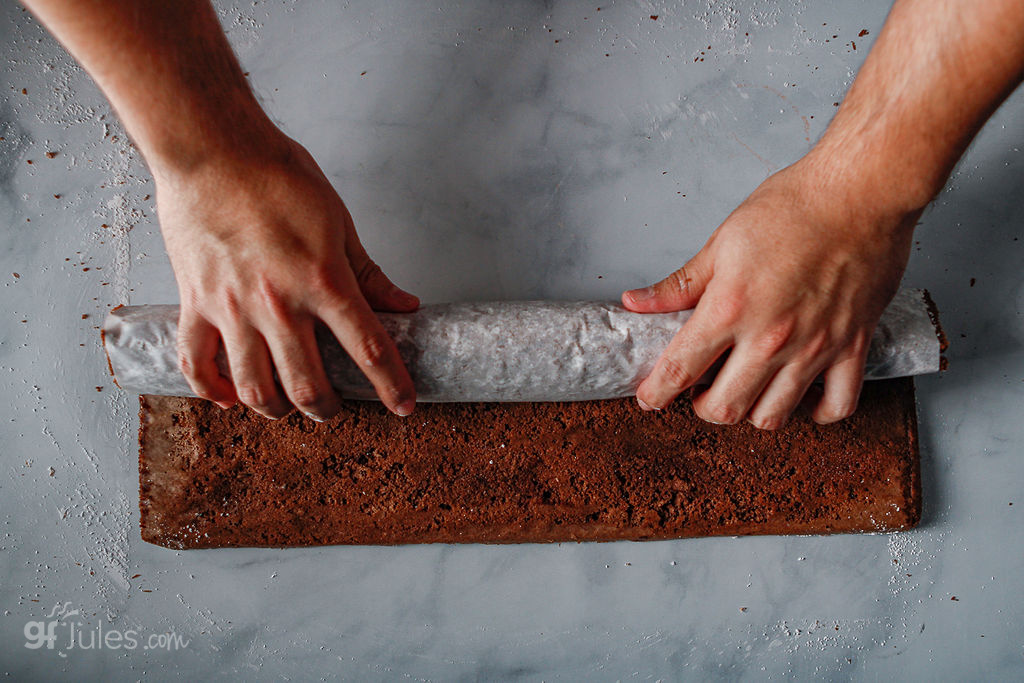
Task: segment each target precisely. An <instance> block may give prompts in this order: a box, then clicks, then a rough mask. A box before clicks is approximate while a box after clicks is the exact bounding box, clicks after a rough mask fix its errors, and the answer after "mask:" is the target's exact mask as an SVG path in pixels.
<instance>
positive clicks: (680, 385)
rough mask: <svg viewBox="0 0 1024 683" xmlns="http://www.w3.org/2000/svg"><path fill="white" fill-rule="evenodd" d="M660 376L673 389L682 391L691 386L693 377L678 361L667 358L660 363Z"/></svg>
mask: <svg viewBox="0 0 1024 683" xmlns="http://www.w3.org/2000/svg"><path fill="white" fill-rule="evenodd" d="M661 374H662V377H664V378H665V380H666V381H667V382H668V383H669V384H670V385H672V386H673V387H675V388H677V389H679V390H683V389H685V388H686V387H688V386H690V385H691V384H693V381H694V377H693V375H692V374H691V373H690V372H689V371H688V370H687V369H686V368H684V367H683V366H682V365H681V364H680V363H679V361H677V360H676V359H674V358H671V357H668V358H665V359H664V360H663V361H662V362H661Z"/></svg>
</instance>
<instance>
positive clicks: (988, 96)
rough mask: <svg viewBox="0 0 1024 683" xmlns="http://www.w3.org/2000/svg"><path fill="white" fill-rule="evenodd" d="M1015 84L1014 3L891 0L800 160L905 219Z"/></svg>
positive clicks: (1021, 48)
mask: <svg viewBox="0 0 1024 683" xmlns="http://www.w3.org/2000/svg"><path fill="white" fill-rule="evenodd" d="M1022 76H1024V3H1021V2H1020V1H1019V0H985V2H976V1H975V0H898V2H896V3H895V5H894V6H893V8H892V11H891V13H890V15H889V18H888V19H887V21H886V23H885V26H884V28H883V30H882V32H881V34H880V35H879V37H878V40H877V42H876V44H875V46H874V48H873V49H872V51H871V53H870V55H869V56H868V58H867V60H866V61H865V63H864V66H863V68H862V69H861V71H860V73H859V74H858V76H857V78H856V80H855V81H854V84H853V86H852V87H851V88H850V91H849V93H848V94H847V96H846V98H845V100H844V102H843V104H842V107H840V109H839V112H838V113H837V114H836V117H835V119H834V120H833V121H832V123H831V125H830V126H829V128H828V130H827V131H826V133H825V135H824V136H823V137H822V139H821V141H820V142H819V143H818V144H817V145H816V147H815V149H814V150H813V151H812V153H811V154H810V155H808V156H809V160H810V161H811V162H812V163H817V164H818V165H819V168H820V172H821V174H822V176H823V178H824V181H825V182H829V183H830V184H831V185H832V186H833V187H837V186H845V187H847V188H848V189H849V190H850V191H851V192H853V193H854V195H855V196H856V197H861V198H862V197H865V196H867V197H873V198H874V199H875V200H877V202H878V206H879V208H880V209H881V210H883V211H885V212H887V213H890V212H891V213H893V214H899V213H901V212H902V213H912V212H914V211H917V210H920V209H923V208H924V206H925V205H926V204H927V203H928V202H929V201H931V199H932V198H933V197H934V196H935V194H936V193H938V191H939V190H941V189H942V185H943V184H944V183H945V181H946V178H947V177H948V175H949V173H950V171H951V170H952V168H953V166H954V164H955V163H956V161H957V160H958V159H959V158H960V156H961V155H962V154H963V152H964V150H965V149H966V147H967V145H968V144H969V143H970V141H971V139H972V138H973V137H974V135H975V134H976V133H977V131H978V129H980V128H981V126H982V125H983V124H984V123H985V121H986V120H987V119H988V117H989V116H990V115H991V114H992V112H994V111H995V109H996V108H997V107H998V106H999V104H1000V103H1001V102H1002V101H1003V100H1004V99H1005V98H1006V97H1007V96H1008V95H1009V94H1010V93H1011V92H1012V91H1013V89H1014V88H1015V87H1016V86H1017V84H1018V83H1020V81H1021V78H1022Z"/></svg>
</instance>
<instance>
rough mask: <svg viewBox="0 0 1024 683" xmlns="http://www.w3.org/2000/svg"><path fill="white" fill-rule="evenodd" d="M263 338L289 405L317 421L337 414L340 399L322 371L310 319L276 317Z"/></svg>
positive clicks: (322, 367) (320, 358)
mask: <svg viewBox="0 0 1024 683" xmlns="http://www.w3.org/2000/svg"><path fill="white" fill-rule="evenodd" d="M264 338H265V339H266V341H267V346H268V347H269V348H270V355H271V357H272V358H273V361H274V367H276V368H277V376H278V379H279V380H280V382H281V386H282V387H284V392H285V394H286V395H287V396H288V400H289V401H291V403H292V405H294V406H295V407H296V408H298V409H299V410H301V411H302V412H303V413H305V414H306V416H308V417H310V418H312V419H314V420H316V421H318V422H324V421H326V420H329V419H331V418H332V417H334V416H335V415H337V414H338V411H339V410H341V402H340V401H339V399H338V395H337V394H336V393H335V392H334V389H333V388H332V387H331V384H330V382H329V381H328V379H327V373H326V372H324V365H323V359H322V357H321V356H320V349H319V347H318V346H317V344H316V337H315V336H314V334H313V322H312V320H309V319H308V318H307V319H305V320H301V321H279V322H278V323H277V324H275V325H274V326H273V328H272V329H268V330H267V334H265V335H264Z"/></svg>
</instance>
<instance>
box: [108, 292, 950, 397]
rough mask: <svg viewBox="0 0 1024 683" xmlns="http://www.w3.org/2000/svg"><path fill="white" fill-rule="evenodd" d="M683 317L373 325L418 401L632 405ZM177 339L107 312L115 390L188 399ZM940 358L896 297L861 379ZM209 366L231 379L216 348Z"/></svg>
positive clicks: (478, 318) (581, 315)
mask: <svg viewBox="0 0 1024 683" xmlns="http://www.w3.org/2000/svg"><path fill="white" fill-rule="evenodd" d="M690 314H691V311H680V312H678V313H657V314H651V313H631V312H629V311H627V310H626V309H624V308H623V307H622V306H620V305H618V304H616V303H610V302H556V301H518V302H497V303H457V304H434V305H427V306H423V307H421V308H420V309H419V310H417V311H416V312H414V313H378V314H377V315H378V317H379V318H380V320H381V323H382V324H383V325H384V328H385V329H386V330H387V332H388V334H390V335H391V337H392V338H393V339H394V340H395V343H396V344H397V345H398V350H399V352H400V354H401V356H402V359H403V360H404V361H405V364H406V367H407V368H408V369H409V373H410V374H411V375H412V378H413V381H414V383H415V385H416V391H417V399H418V400H419V401H426V402H462V401H588V400H598V399H608V398H622V397H626V396H632V395H633V394H635V392H636V388H637V386H638V385H639V384H640V382H641V381H642V380H643V379H644V377H646V376H647V375H648V374H649V373H650V371H651V369H652V368H653V367H654V363H655V361H657V359H658V356H659V355H661V352H662V351H664V350H665V348H666V347H667V346H668V343H669V341H670V340H671V339H672V337H673V336H674V335H675V334H676V332H678V331H679V328H680V327H681V326H682V324H683V323H684V322H685V321H686V319H687V318H689V317H690ZM177 330H178V306H174V305H149V306H121V307H118V308H116V309H114V310H112V311H111V312H110V314H109V315H108V316H107V319H106V321H105V322H104V325H103V338H104V346H105V348H106V351H107V357H108V359H109V361H110V368H111V371H112V372H113V374H114V378H115V381H116V382H117V384H118V386H120V387H121V388H122V389H125V390H127V391H132V392H137V393H141V394H162V395H168V396H195V393H194V392H193V391H192V389H191V388H190V387H189V385H188V382H187V381H186V380H185V378H184V376H183V375H182V374H181V371H180V370H179V369H178V361H177V353H176V349H175V340H176V337H177ZM316 334H317V342H318V344H319V346H320V351H321V353H322V355H323V360H324V367H325V369H326V371H327V375H328V378H329V379H330V381H331V384H332V385H333V386H334V388H335V389H336V390H337V391H338V393H339V394H340V395H341V396H342V397H344V398H353V399H376V394H375V393H374V390H373V387H372V385H371V384H370V383H369V381H368V380H367V379H366V377H365V376H364V375H363V373H362V371H361V370H360V369H359V367H358V366H357V365H356V364H355V363H354V362H353V361H352V359H351V358H350V357H349V356H348V354H347V353H346V352H345V351H344V350H343V349H342V348H341V345H340V344H339V343H338V342H337V340H336V339H335V338H334V336H333V335H332V334H331V333H330V331H329V330H327V328H326V327H318V329H317V333H316ZM939 357H940V348H939V337H938V330H937V328H936V324H933V322H932V319H931V317H930V315H929V302H928V299H927V294H926V293H925V292H924V291H922V290H913V289H907V290H902V291H900V292H899V293H898V294H897V295H896V297H895V298H894V299H893V301H892V303H891V304H890V305H889V307H888V308H887V309H886V310H885V313H884V314H883V315H882V319H881V321H880V323H879V325H878V328H877V329H876V330H875V333H874V336H873V337H872V340H871V348H870V350H869V352H868V359H867V365H866V368H865V378H866V379H884V378H888V377H901V376H907V375H917V374H923V373H929V372H936V371H937V370H938V369H939V362H940V360H939ZM217 364H218V366H219V367H220V369H221V372H222V374H224V376H225V377H229V378H230V373H229V371H228V366H227V362H226V359H225V357H224V350H223V348H221V351H220V353H219V354H218V357H217ZM712 372H713V371H712ZM704 379H705V381H710V379H711V375H710V374H709V375H708V376H706V377H705V378H704Z"/></svg>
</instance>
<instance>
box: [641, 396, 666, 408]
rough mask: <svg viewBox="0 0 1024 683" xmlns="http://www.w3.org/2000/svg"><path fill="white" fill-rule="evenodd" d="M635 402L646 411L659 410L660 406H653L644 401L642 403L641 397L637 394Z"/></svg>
mask: <svg viewBox="0 0 1024 683" xmlns="http://www.w3.org/2000/svg"><path fill="white" fill-rule="evenodd" d="M636 402H637V403H638V404H640V407H641V408H643V409H644V410H647V411H654V412H657V411H659V410H661V408H655V407H653V406H649V405H647V404H646V403H644V401H643V399H641V398H640V397H639V396H637V397H636Z"/></svg>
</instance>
